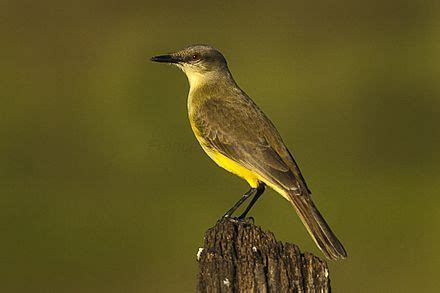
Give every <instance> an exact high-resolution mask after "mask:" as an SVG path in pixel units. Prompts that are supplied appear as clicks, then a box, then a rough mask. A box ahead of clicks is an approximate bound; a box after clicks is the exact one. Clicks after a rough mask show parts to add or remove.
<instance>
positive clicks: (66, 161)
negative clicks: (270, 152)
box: [0, 0, 440, 292]
mask: <svg viewBox="0 0 440 293" xmlns="http://www.w3.org/2000/svg"><path fill="white" fill-rule="evenodd" d="M439 8H440V5H439V2H438V1H430V2H429V1H403V0H402V1H351V2H349V3H346V2H345V1H331V2H328V1H318V2H311V1H304V0H302V1H286V2H276V1H264V2H258V1H257V2H256V1H252V2H246V1H240V2H238V1H235V3H229V4H227V3H220V2H207V1H194V2H188V1H183V2H182V1H155V2H150V1H125V2H122V1H108V0H107V1H97V0H90V1H4V0H3V1H0V35H1V47H0V53H1V54H0V64H1V66H0V74H1V78H0V89H1V96H2V99H1V107H0V122H1V123H0V134H1V136H0V194H1V196H0V208H1V213H0V229H1V230H0V231H1V241H0V263H1V265H0V291H1V292H193V291H194V288H195V284H196V273H197V264H196V261H195V258H196V252H197V249H198V247H199V246H201V244H202V240H203V233H204V231H205V230H206V229H207V228H209V227H210V226H212V225H213V224H214V223H215V222H216V220H217V219H218V218H219V217H220V216H221V215H222V214H223V212H225V211H226V210H227V209H228V208H229V207H230V206H231V205H232V204H233V203H234V202H235V201H236V200H237V199H238V197H239V196H241V194H242V193H243V192H244V191H246V190H247V185H246V183H245V182H244V181H242V180H240V179H238V178H236V177H234V176H232V175H230V174H228V173H227V172H225V171H223V170H221V169H220V168H217V167H215V165H214V163H212V162H211V161H210V160H209V158H208V157H207V156H206V155H205V154H204V153H203V152H202V150H201V149H200V147H199V146H198V144H197V143H196V140H195V138H194V137H193V134H192V132H191V129H190V127H189V123H188V119H187V113H186V96H187V92H188V85H187V80H186V78H185V76H184V74H183V73H182V72H179V70H178V69H177V68H174V67H171V66H164V65H160V64H153V63H151V62H150V61H149V57H150V56H152V55H156V54H161V53H167V52H170V51H173V50H176V49H179V48H182V47H184V46H186V45H188V44H193V43H209V44H211V45H213V46H215V47H217V48H219V49H220V50H221V51H222V52H223V53H224V54H225V56H226V57H227V59H228V61H229V65H230V69H231V71H232V73H233V75H234V76H235V78H236V80H237V82H238V83H239V84H240V85H241V87H242V88H243V89H244V90H245V91H246V92H247V93H248V94H249V95H250V96H251V97H253V98H254V100H255V101H256V102H257V103H258V104H259V105H260V106H261V107H262V108H263V109H264V111H265V112H266V113H267V114H268V116H269V117H271V118H272V120H273V122H274V123H275V124H276V125H277V127H278V129H279V131H280V132H281V134H282V135H283V137H284V140H285V141H286V143H287V145H288V146H289V147H290V149H291V150H292V152H293V153H294V154H295V157H296V159H297V161H298V163H299V164H300V167H301V169H302V171H303V173H304V176H305V177H306V180H307V182H308V184H309V186H310V187H311V189H312V191H313V193H314V198H315V201H316V202H317V204H318V206H319V207H320V209H321V210H322V212H323V214H324V215H325V216H326V218H327V220H328V221H329V223H330V224H331V226H332V227H333V229H334V230H335V231H336V234H337V235H338V236H339V237H340V239H341V240H342V242H343V243H344V245H345V246H346V248H347V251H348V253H349V258H348V259H347V260H346V261H341V262H332V261H330V262H329V266H330V274H331V279H332V285H333V289H334V291H335V292H414V291H416V292H435V291H437V290H438V288H439V287H440V278H438V272H439V266H440V257H439V253H438V248H439V246H440V233H439V230H440V229H439V226H440V225H439V224H440V212H439V210H440V208H439V205H440V199H439V194H438V191H439V187H440V176H439V174H440V170H439V161H440V160H439V159H440V158H439V157H440V156H439V148H440V135H439V125H440V116H439V115H440V111H439V109H440V83H439V76H440V10H439ZM252 215H253V216H254V217H255V218H256V223H257V224H259V225H261V226H262V227H264V228H265V229H268V230H271V231H273V232H274V233H275V234H276V235H277V237H278V238H279V239H280V240H282V241H289V242H294V243H297V244H298V245H300V247H301V249H302V250H304V251H312V252H313V253H316V254H318V255H320V256H322V254H321V253H320V252H319V251H318V250H317V249H316V247H315V245H314V244H313V242H312V241H311V239H310V237H309V236H308V235H307V233H306V231H305V229H304V228H303V226H302V225H301V224H300V222H299V220H298V218H297V216H296V215H295V212H294V210H293V209H292V207H291V206H290V205H289V204H288V203H287V202H286V201H285V200H283V199H281V197H280V196H278V195H277V194H276V193H274V192H273V191H269V192H267V193H266V194H265V195H264V196H263V197H262V199H261V200H260V201H259V203H258V204H257V205H256V207H255V208H254V209H253V213H252Z"/></svg>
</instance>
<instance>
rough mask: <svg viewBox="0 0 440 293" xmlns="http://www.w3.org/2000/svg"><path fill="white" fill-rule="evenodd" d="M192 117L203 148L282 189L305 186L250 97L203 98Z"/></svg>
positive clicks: (296, 167)
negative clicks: (238, 164) (215, 152)
mask: <svg viewBox="0 0 440 293" xmlns="http://www.w3.org/2000/svg"><path fill="white" fill-rule="evenodd" d="M192 120H193V123H194V124H195V125H194V126H195V127H196V128H197V129H198V131H199V132H200V135H201V136H202V138H203V140H204V143H205V146H206V147H209V148H213V149H215V150H217V151H218V152H220V153H222V154H223V155H225V156H227V157H228V158H230V159H232V160H234V161H236V162H237V163H240V164H241V165H243V166H245V167H246V168H248V169H250V170H253V171H256V172H257V173H258V174H260V175H261V176H263V177H264V178H267V179H268V180H270V181H271V182H273V183H275V184H277V185H280V186H281V187H282V188H284V189H286V190H289V191H293V192H294V191H298V194H300V193H302V191H301V190H302V189H303V188H301V187H305V188H307V186H306V184H305V182H304V179H303V178H302V175H301V173H300V171H299V168H298V166H297V164H296V163H295V161H294V160H293V158H292V156H291V154H290V153H289V151H288V150H287V148H286V147H285V145H284V143H283V141H282V139H281V137H280V135H279V133H278V131H277V130H276V128H275V127H274V126H273V124H272V123H271V122H270V120H269V119H268V118H267V117H266V116H265V115H264V113H263V112H262V111H261V110H260V109H259V108H258V107H257V105H255V103H254V102H253V101H252V100H251V99H249V98H247V97H240V98H236V99H222V100H220V99H215V98H210V99H207V100H206V101H205V102H203V103H202V104H201V105H199V106H198V109H197V110H196V111H195V112H194V114H193V116H192Z"/></svg>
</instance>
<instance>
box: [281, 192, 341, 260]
mask: <svg viewBox="0 0 440 293" xmlns="http://www.w3.org/2000/svg"><path fill="white" fill-rule="evenodd" d="M289 197H290V199H291V203H292V204H293V206H294V207H295V209H296V211H297V213H298V215H299V217H300V218H301V221H302V222H303V224H304V225H305V226H306V228H307V231H308V232H309V233H310V235H311V236H312V238H313V240H314V241H315V243H316V245H318V247H319V249H321V251H322V252H323V253H324V254H325V255H326V256H327V257H328V258H330V259H333V260H337V259H344V258H346V257H347V252H346V251H345V249H344V247H343V246H342V244H341V242H339V240H338V238H336V236H335V234H333V232H332V230H331V229H330V227H329V226H328V224H327V223H326V222H325V220H324V218H323V217H322V215H321V213H320V212H319V211H318V209H317V208H316V206H315V204H314V203H313V201H312V198H311V197H310V195H309V194H302V195H298V194H294V193H293V192H290V193H289Z"/></svg>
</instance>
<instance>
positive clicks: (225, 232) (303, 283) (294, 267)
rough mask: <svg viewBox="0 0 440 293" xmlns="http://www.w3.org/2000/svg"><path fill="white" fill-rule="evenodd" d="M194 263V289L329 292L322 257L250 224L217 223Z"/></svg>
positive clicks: (206, 238)
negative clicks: (196, 262) (302, 251)
mask: <svg viewBox="0 0 440 293" xmlns="http://www.w3.org/2000/svg"><path fill="white" fill-rule="evenodd" d="M198 261H199V275H198V285H197V292H330V279H329V274H328V268H327V263H326V262H325V261H322V260H320V259H319V258H318V257H316V256H314V255H312V254H310V253H301V251H300V250H299V248H298V246H296V245H295V244H291V243H286V244H283V243H281V242H280V241H277V240H276V239H275V236H274V235H273V233H271V232H266V231H263V230H262V229H261V228H260V227H258V226H255V225H253V224H250V223H237V222H233V221H231V220H227V219H224V220H221V221H219V222H218V223H217V224H216V225H215V226H214V227H212V228H210V229H209V230H208V231H207V232H206V235H205V239H204V246H203V250H202V251H201V253H199V254H198Z"/></svg>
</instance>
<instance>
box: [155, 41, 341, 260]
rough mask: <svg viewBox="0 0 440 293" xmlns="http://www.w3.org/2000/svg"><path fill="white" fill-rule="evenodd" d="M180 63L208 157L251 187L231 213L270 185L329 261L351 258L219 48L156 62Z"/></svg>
mask: <svg viewBox="0 0 440 293" xmlns="http://www.w3.org/2000/svg"><path fill="white" fill-rule="evenodd" d="M151 60H152V61H155V62H163V63H170V64H175V65H177V66H178V67H179V68H180V69H182V70H183V72H184V73H185V74H186V76H187V77H188V81H189V85H190V89H189V94H188V114H189V120H190V123H191V128H192V130H193V131H194V134H195V136H196V138H197V140H198V141H199V143H200V145H201V146H202V148H203V150H204V151H205V152H206V153H207V154H208V156H209V157H210V158H211V159H212V160H214V162H216V163H217V164H218V165H219V166H220V167H223V168H224V169H226V170H228V171H229V172H232V173H234V174H236V175H238V176H240V177H242V178H243V179H245V180H246V181H247V182H248V183H249V185H250V190H249V191H248V192H246V193H245V194H244V195H243V196H242V197H241V198H240V200H239V201H238V202H237V203H236V204H235V205H234V206H233V207H232V208H231V209H230V210H228V211H227V212H226V214H225V215H224V217H231V215H232V213H233V212H234V211H235V210H236V209H237V208H238V207H239V206H240V205H241V204H242V203H243V202H244V201H245V200H246V199H247V198H248V197H250V196H251V195H253V198H252V200H251V202H250V203H249V205H248V207H247V208H246V209H245V211H244V212H243V214H242V215H240V216H239V217H238V218H237V219H238V220H242V219H245V217H246V215H247V213H248V212H249V210H250V209H251V207H252V206H253V205H254V203H255V202H256V201H257V199H258V198H259V197H260V195H261V194H262V193H263V192H264V190H265V186H266V185H267V186H269V187H271V188H272V189H274V190H275V191H276V192H278V193H279V194H281V195H282V196H283V197H284V198H285V199H287V200H288V201H289V202H290V203H292V205H293V206H294V207H295V209H296V212H297V213H298V215H299V217H300V218H301V220H302V222H303V224H304V225H305V227H306V228H307V230H308V232H309V233H310V235H311V236H312V238H313V240H314V241H315V243H316V244H317V246H318V247H319V248H320V249H321V250H322V252H323V253H324V254H325V255H326V256H327V257H328V258H330V259H335V260H336V259H343V258H345V257H346V256H347V253H346V252H345V249H344V247H343V246H342V244H341V243H340V242H339V240H338V239H337V238H336V236H335V234H333V232H332V231H331V229H330V227H329V226H328V224H327V223H326V222H325V220H324V218H323V217H322V215H321V214H320V213H319V211H318V209H317V208H316V206H315V204H314V203H313V201H312V198H311V195H310V194H311V192H310V190H309V188H308V187H307V185H306V182H305V180H304V178H303V176H302V175H301V172H300V170H299V168H298V165H297V164H296V162H295V160H294V159H293V156H292V154H291V153H290V152H289V150H288V149H287V147H286V146H285V144H284V142H283V140H282V138H281V136H280V134H279V133H278V131H277V129H276V128H275V126H274V125H273V124H272V122H271V121H270V120H269V118H267V116H266V115H265V114H264V113H263V111H261V109H260V108H259V107H258V106H257V105H256V104H255V102H254V101H253V100H252V99H251V98H250V97H249V96H248V95H247V94H246V93H245V92H244V91H243V90H241V89H240V87H239V86H238V85H237V83H236V82H235V81H234V79H233V77H232V75H231V73H230V71H229V69H228V65H227V63H226V59H225V57H224V56H223V55H222V54H221V53H220V52H219V51H218V50H216V49H215V48H213V47H211V46H207V45H194V46H189V47H186V48H184V49H182V50H180V51H178V52H175V53H171V54H167V55H160V56H155V57H152V58H151Z"/></svg>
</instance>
